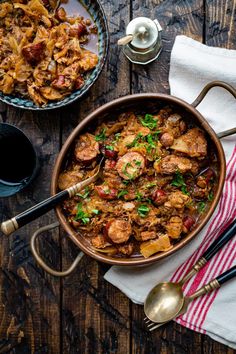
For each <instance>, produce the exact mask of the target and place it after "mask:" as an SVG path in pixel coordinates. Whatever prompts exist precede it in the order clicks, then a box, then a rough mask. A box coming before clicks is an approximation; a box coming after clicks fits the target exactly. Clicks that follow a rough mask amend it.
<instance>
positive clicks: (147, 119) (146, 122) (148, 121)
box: [139, 114, 157, 130]
mask: <svg viewBox="0 0 236 354" xmlns="http://www.w3.org/2000/svg"><path fill="white" fill-rule="evenodd" d="M139 120H140V122H141V123H142V125H143V126H144V127H148V128H149V129H150V130H153V129H155V128H156V127H157V120H156V119H154V118H153V115H152V114H145V116H144V117H139Z"/></svg>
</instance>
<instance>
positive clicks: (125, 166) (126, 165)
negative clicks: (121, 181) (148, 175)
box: [122, 162, 134, 179]
mask: <svg viewBox="0 0 236 354" xmlns="http://www.w3.org/2000/svg"><path fill="white" fill-rule="evenodd" d="M128 167H132V165H131V163H130V162H127V163H126V164H125V165H124V167H123V168H122V172H123V173H124V175H125V176H127V177H128V178H129V179H132V178H133V177H134V174H132V175H131V174H130V173H128V172H127V168H128Z"/></svg>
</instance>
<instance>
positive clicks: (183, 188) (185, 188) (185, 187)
mask: <svg viewBox="0 0 236 354" xmlns="http://www.w3.org/2000/svg"><path fill="white" fill-rule="evenodd" d="M181 192H182V193H184V194H187V195H189V194H190V193H189V191H188V190H187V186H186V185H185V186H182V187H181Z"/></svg>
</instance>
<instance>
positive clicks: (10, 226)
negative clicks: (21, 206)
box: [1, 158, 104, 235]
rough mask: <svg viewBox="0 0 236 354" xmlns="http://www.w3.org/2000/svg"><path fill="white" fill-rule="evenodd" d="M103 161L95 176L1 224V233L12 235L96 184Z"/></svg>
mask: <svg viewBox="0 0 236 354" xmlns="http://www.w3.org/2000/svg"><path fill="white" fill-rule="evenodd" d="M103 160H104V158H102V159H101V161H100V162H99V164H98V165H97V166H96V168H95V169H94V174H93V175H92V176H91V177H89V178H87V179H85V180H84V181H82V182H79V183H77V184H75V185H74V186H71V187H69V188H67V189H65V190H64V191H61V192H59V193H57V194H55V195H53V196H52V197H50V198H47V199H45V200H43V201H42V202H40V203H38V204H36V205H34V206H33V207H31V208H29V209H27V210H25V211H23V212H22V213H20V214H18V215H17V216H15V217H14V218H11V219H9V220H7V221H4V222H3V223H2V224H1V231H2V232H3V233H4V234H5V235H10V234H11V233H13V232H14V231H16V230H17V229H19V228H20V227H22V226H24V225H26V224H28V223H29V222H31V221H33V220H35V219H37V218H38V217H40V216H41V215H43V214H46V213H47V212H48V211H49V210H51V209H53V208H54V207H55V206H56V205H58V204H59V203H61V202H62V201H63V200H65V199H67V198H71V197H73V196H75V195H76V193H78V192H79V191H81V190H83V189H84V188H85V187H86V186H88V185H89V184H91V183H93V182H95V181H96V180H97V179H98V178H102V163H103Z"/></svg>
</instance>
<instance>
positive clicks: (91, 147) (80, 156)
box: [75, 133, 99, 163]
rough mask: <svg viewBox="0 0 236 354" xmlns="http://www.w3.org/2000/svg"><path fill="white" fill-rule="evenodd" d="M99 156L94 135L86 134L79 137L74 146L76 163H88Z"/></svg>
mask: <svg viewBox="0 0 236 354" xmlns="http://www.w3.org/2000/svg"><path fill="white" fill-rule="evenodd" d="M98 154H99V143H98V142H97V141H96V140H95V137H94V135H92V134H89V133H86V134H83V135H81V136H80V137H79V140H78V141H77V144H76V146H75V157H76V159H77V160H78V161H83V162H85V163H86V162H90V161H92V160H93V159H95V157H97V155H98Z"/></svg>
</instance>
